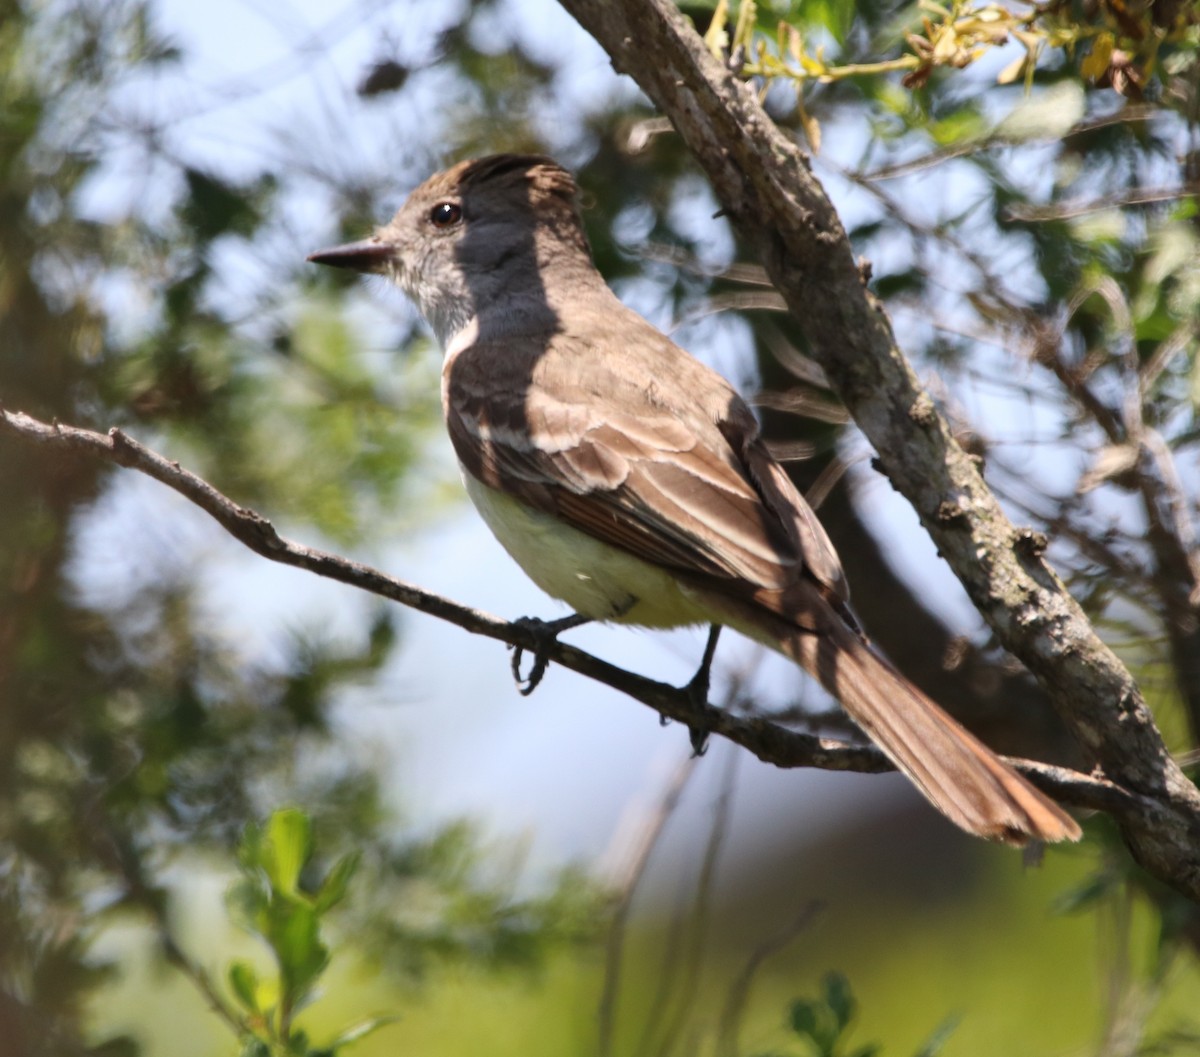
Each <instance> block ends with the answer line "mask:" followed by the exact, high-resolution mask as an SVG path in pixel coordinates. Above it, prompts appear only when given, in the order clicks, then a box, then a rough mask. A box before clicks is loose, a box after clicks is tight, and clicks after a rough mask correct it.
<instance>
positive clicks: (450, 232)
mask: <svg viewBox="0 0 1200 1057" xmlns="http://www.w3.org/2000/svg"><path fill="white" fill-rule="evenodd" d="M313 259H316V260H320V261H324V262H325V263H331V264H340V265H343V266H349V267H356V268H359V269H361V270H369V271H379V272H384V273H386V274H389V275H391V276H392V277H393V278H395V280H396V281H397V282H398V283H399V284H400V285H401V286H402V287H403V288H404V289H405V290H406V292H408V293H409V294H410V296H412V297H413V299H414V300H415V301H416V302H417V303H418V305H419V306H420V307H421V310H422V312H423V314H424V315H425V317H426V319H428V320H429V321H430V323H431V325H432V326H433V327H434V329H435V331H436V332H437V333H438V337H439V339H440V340H441V342H442V344H443V346H444V347H445V349H446V362H445V366H444V368H443V376H442V396H443V409H444V411H445V415H446V422H447V426H448V428H449V432H450V438H451V441H452V443H453V445H454V449H455V452H456V453H457V455H458V458H459V461H460V463H461V465H462V467H463V471H464V479H465V480H466V482H467V485H468V491H469V492H470V494H471V497H472V499H473V500H474V501H475V503H476V505H477V506H478V507H479V509H480V512H481V513H482V514H483V516H484V518H485V520H486V521H487V522H488V524H489V526H491V528H492V530H493V531H494V532H495V533H496V535H497V537H498V538H499V539H500V541H501V543H503V544H504V546H505V547H506V548H507V549H508V550H509V552H510V553H511V554H512V555H513V557H514V558H516V560H517V561H518V562H519V563H520V564H521V565H522V567H523V568H524V569H525V570H526V572H527V573H528V574H529V575H530V577H531V578H532V579H533V580H534V581H535V582H536V583H538V584H539V585H540V586H542V587H543V588H544V589H545V590H547V591H548V592H549V593H550V594H552V595H555V596H556V597H558V598H561V599H563V600H564V601H566V602H567V603H568V604H570V605H572V606H573V607H574V608H575V609H576V610H577V611H578V612H580V613H582V614H583V615H585V616H589V617H593V618H596V619H601V620H619V621H622V622H626V623H634V624H639V623H640V624H647V625H652V626H670V625H676V624H688V623H708V622H713V623H720V624H728V625H730V626H732V627H734V628H736V629H738V630H740V631H742V632H744V633H746V634H748V635H750V636H752V637H753V638H755V639H757V640H758V641H761V642H763V643H765V644H767V645H769V646H771V647H772V648H774V649H777V650H779V651H780V652H781V653H783V654H785V655H786V656H788V657H790V658H791V659H792V660H794V661H795V662H796V663H797V664H799V665H800V666H801V667H803V668H804V669H805V670H806V671H808V672H809V673H810V674H812V675H813V676H815V677H816V678H817V679H818V680H819V681H820V682H821V684H822V685H823V686H824V687H825V688H826V689H827V690H829V692H830V693H832V694H833V695H834V696H835V697H837V698H838V700H839V701H841V703H842V704H843V706H844V707H845V708H846V711H847V712H848V713H849V714H850V715H851V717H852V718H853V719H854V720H855V721H856V722H857V723H858V724H859V726H861V727H862V728H863V730H864V731H866V733H867V734H868V735H869V736H870V737H871V738H872V740H874V741H875V743H876V744H877V745H879V747H880V748H881V749H882V750H883V751H884V753H886V754H887V756H888V757H889V758H890V759H891V760H892V761H893V762H894V763H895V764H896V766H897V767H898V768H899V769H900V770H901V771H903V772H904V773H905V774H907V775H908V777H909V778H910V779H911V780H912V781H913V783H914V784H915V785H916V786H917V788H918V789H920V790H921V792H922V793H924V794H925V796H926V797H927V798H928V799H929V800H930V802H931V803H933V804H934V806H935V807H937V808H938V809H939V810H940V811H942V812H943V813H944V814H945V815H946V816H947V817H948V818H950V819H951V820H952V821H954V822H955V823H957V824H958V825H959V826H961V827H962V828H963V829H965V830H967V831H968V832H969V833H973V834H976V835H978V836H981V837H986V838H989V839H993V840H1001V841H1007V842H1010V843H1015V844H1020V843H1023V842H1025V841H1027V840H1029V839H1036V840H1043V841H1059V840H1074V839H1076V838H1078V836H1079V833H1080V831H1079V827H1078V825H1077V824H1076V823H1075V821H1074V820H1073V819H1072V818H1071V817H1070V816H1069V815H1068V814H1066V812H1064V811H1063V810H1062V809H1061V808H1060V807H1058V806H1057V805H1056V804H1054V803H1053V802H1052V801H1051V800H1049V799H1048V798H1047V797H1046V796H1044V795H1043V794H1042V793H1040V792H1039V791H1038V790H1036V789H1035V788H1034V787H1033V786H1032V785H1030V783H1029V782H1028V781H1026V780H1025V779H1024V778H1022V777H1021V776H1020V775H1018V774H1017V773H1016V772H1015V771H1014V770H1013V769H1012V768H1011V767H1009V766H1008V765H1007V764H1005V763H1004V762H1003V761H1001V760H1000V759H999V758H998V757H997V756H996V755H995V754H994V753H993V752H992V751H991V750H990V749H988V748H987V747H986V746H984V745H983V744H982V743H981V742H980V741H979V740H978V739H977V738H975V737H974V736H973V735H971V734H969V733H968V732H967V731H966V730H965V729H964V728H963V727H962V726H961V725H959V724H958V723H957V722H956V721H955V720H953V719H952V718H951V717H950V716H949V715H947V714H946V713H945V712H944V711H943V710H942V709H941V708H939V707H938V706H937V705H936V704H934V703H933V702H932V701H931V700H930V699H929V698H928V697H926V696H925V695H924V694H923V693H921V691H920V690H918V689H917V688H916V687H914V686H913V685H912V684H911V683H909V682H908V681H907V680H906V679H905V678H904V677H903V676H901V675H900V674H899V673H898V672H896V671H895V669H893V668H892V666H891V665H890V664H889V663H888V662H887V661H885V660H884V659H882V658H881V657H879V656H878V655H877V654H875V653H874V652H873V651H872V650H871V648H870V646H869V645H867V643H866V642H865V641H864V640H863V638H862V637H861V635H860V633H859V632H858V631H857V628H856V625H855V624H854V622H853V618H852V617H851V616H850V614H849V610H848V608H847V601H848V593H847V589H846V585H845V581H844V578H843V575H842V569H841V564H840V562H839V561H838V558H837V554H836V553H835V551H834V549H833V546H832V544H831V543H830V541H829V539H828V537H827V536H826V534H825V531H824V529H823V528H822V527H821V524H820V522H819V521H818V520H817V518H816V516H815V515H814V514H813V512H812V510H811V509H810V508H809V507H808V505H807V504H806V503H805V501H804V499H803V498H802V497H801V496H800V495H799V493H798V492H797V491H796V489H795V487H794V486H793V485H792V483H791V481H790V480H789V479H788V477H787V475H786V474H785V473H784V471H783V469H782V468H781V467H780V466H779V464H778V463H777V462H776V461H775V460H774V459H773V458H772V457H771V455H770V454H769V452H768V451H767V449H766V446H765V445H764V444H763V442H762V439H761V437H760V435H759V428H758V423H757V421H756V419H755V418H754V415H753V413H752V412H751V411H750V409H749V407H748V406H747V405H746V404H745V402H744V401H743V400H742V399H741V397H740V396H738V394H737V393H736V392H735V391H734V389H733V388H732V387H731V386H730V385H729V384H728V383H727V382H726V381H725V380H724V379H722V378H721V377H720V376H719V375H717V374H716V373H715V372H713V371H711V370H710V369H709V368H707V367H705V366H704V365H703V364H701V363H700V362H699V361H697V360H696V359H694V358H693V357H692V356H690V355H688V354H687V353H686V352H684V351H683V350H682V349H680V348H679V347H678V346H677V345H675V344H674V343H673V342H672V341H670V340H669V339H668V338H667V337H665V336H664V335H663V334H661V333H660V332H659V331H657V330H656V329H655V328H654V327H652V326H651V325H650V324H649V323H647V322H646V321H645V320H643V319H642V318H641V317H640V316H638V315H637V314H636V313H634V312H632V311H630V310H629V309H627V308H626V307H625V306H623V305H622V304H621V303H620V302H619V301H618V300H617V298H616V297H615V296H614V295H613V294H612V292H611V291H610V290H609V289H608V287H607V286H606V285H605V283H604V281H603V279H602V278H601V277H600V275H599V273H598V272H597V271H596V269H595V267H594V265H593V264H592V261H591V257H590V254H589V252H588V247H587V241H586V238H585V237H584V234H583V227H582V224H581V223H580V219H579V215H578V210H577V207H576V204H575V186H574V182H573V180H572V179H571V177H570V176H569V174H567V173H566V172H565V170H563V169H561V168H560V167H558V166H557V165H556V164H554V163H553V162H552V161H550V160H549V159H546V158H540V157H524V156H518V155H498V156H496V157H493V158H487V159H483V160H481V161H476V162H466V163H463V164H461V165H458V166H456V167H454V168H453V169H450V170H448V171H447V172H445V173H440V174H438V175H436V176H434V177H431V178H430V180H428V181H427V182H426V183H425V184H423V185H422V186H421V187H419V188H418V189H417V190H416V191H414V192H413V194H412V196H411V197H410V198H409V200H408V202H407V203H406V204H405V205H404V207H403V208H402V209H401V210H400V211H399V212H398V213H397V214H396V217H395V218H394V219H393V220H392V222H391V223H390V224H389V225H387V226H386V227H384V228H383V229H381V230H380V231H379V232H378V233H377V234H376V235H375V236H374V237H373V238H372V239H371V240H368V241H366V242H363V243H357V244H354V245H352V246H348V247H340V248H338V249H336V250H332V251H326V252H325V253H323V254H315V255H314V258H313Z"/></svg>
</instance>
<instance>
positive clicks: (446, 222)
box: [429, 202, 462, 228]
mask: <svg viewBox="0 0 1200 1057" xmlns="http://www.w3.org/2000/svg"><path fill="white" fill-rule="evenodd" d="M460 220H462V206H460V205H459V204H458V203H457V202H439V203H438V204H437V205H435V206H434V207H433V208H432V209H431V210H430V211H429V222H430V223H431V224H432V225H433V226H434V227H435V228H449V227H453V226H454V225H455V224H457V223H458V222H459V221H460Z"/></svg>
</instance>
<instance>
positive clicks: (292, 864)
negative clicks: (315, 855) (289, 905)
mask: <svg viewBox="0 0 1200 1057" xmlns="http://www.w3.org/2000/svg"><path fill="white" fill-rule="evenodd" d="M311 857H312V824H311V823H310V822H309V818H308V816H307V815H306V814H305V813H304V812H303V811H300V810H299V809H297V808H282V809H280V810H279V811H276V812H274V813H273V814H272V815H271V817H270V819H268V820H267V829H266V841H265V842H264V848H263V861H262V866H263V869H265V870H266V871H267V877H269V878H270V880H271V887H272V888H274V889H276V890H277V891H279V892H281V893H282V894H283V895H286V896H292V897H295V896H298V895H300V894H301V893H300V889H299V883H300V871H301V870H303V869H304V866H305V864H306V863H307V862H308V860H309V859H310V858H311Z"/></svg>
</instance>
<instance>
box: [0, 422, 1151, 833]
mask: <svg viewBox="0 0 1200 1057" xmlns="http://www.w3.org/2000/svg"><path fill="white" fill-rule="evenodd" d="M0 435H7V436H9V437H11V438H14V439H16V440H19V441H22V442H25V443H32V444H43V445H50V446H52V447H55V448H58V449H60V450H62V451H66V452H78V453H84V454H87V455H90V456H94V457H98V458H102V459H107V460H108V461H110V462H114V463H116V464H118V465H120V466H125V467H128V468H130V469H134V470H137V471H139V472H141V473H144V474H146V475H147V476H149V477H152V478H154V479H155V480H156V481H159V482H161V483H162V484H165V485H167V486H168V487H169V488H172V489H174V490H175V491H176V492H178V493H179V494H180V495H182V496H184V497H185V498H187V499H189V500H191V501H192V502H193V503H195V504H196V506H198V507H200V509H202V510H204V511H205V512H206V513H208V514H209V515H211V516H212V517H213V518H214V519H215V520H216V521H217V522H218V523H219V524H220V525H221V526H222V527H223V528H224V529H225V530H226V531H227V532H229V533H230V535H232V536H233V537H234V538H235V539H237V540H239V541H240V542H242V543H243V544H245V545H246V546H247V547H249V548H250V549H251V550H252V551H254V552H255V553H256V554H260V555H261V556H262V557H264V558H267V559H269V560H271V561H275V562H280V563H282V564H284V565H292V566H295V567H297V568H300V569H306V570H308V571H309V572H312V573H315V574H316V575H318V576H324V577H327V578H328V579H331V580H337V581H339V582H340V583H345V584H349V585H351V586H353V587H357V588H360V589H361V590H364V591H369V592H371V593H372V594H376V595H379V596H380V597H382V598H387V599H390V600H391V601H393V602H398V603H400V604H401V605H404V606H408V607H409V608H411V609H415V610H418V611H419V612H422V613H428V614H430V615H431V616H435V617H438V618H440V619H442V620H446V621H449V622H450V623H452V624H456V625H458V626H459V627H461V628H462V629H464V630H465V631H468V632H470V633H472V634H474V635H483V636H485V637H487V638H491V639H496V640H497V641H500V642H505V643H508V644H509V645H512V646H521V647H523V648H524V649H526V650H530V651H533V650H538V649H540V650H542V651H543V652H544V653H545V654H546V655H547V656H548V657H549V658H550V659H551V660H552V661H554V662H555V663H556V664H561V665H562V666H563V667H564V668H569V669H570V670H571V671H573V672H578V673H579V674H580V675H584V676H587V677H588V678H590V679H593V680H595V681H596V682H599V683H603V684H604V685H606V686H611V687H612V688H613V689H615V690H619V691H621V692H622V693H624V694H626V695H628V696H629V697H632V698H633V699H634V700H636V701H640V702H641V703H642V704H644V705H647V706H648V707H650V708H652V709H654V710H655V711H656V712H658V713H659V714H660V715H661V716H664V717H665V718H667V719H671V720H676V721H678V722H680V723H683V724H686V725H687V726H688V727H689V729H690V728H696V729H703V730H705V731H707V732H708V733H710V734H715V735H718V736H720V737H724V738H727V739H728V740H730V741H732V742H734V743H735V744H737V745H740V746H742V748H744V749H747V750H748V751H749V752H751V753H753V754H754V755H755V756H756V757H758V759H760V760H762V761H763V762H764V763H770V764H773V765H775V766H776V767H785V768H791V767H816V768H820V769H822V770H829V771H857V772H861V773H871V774H876V773H882V772H885V771H891V770H893V769H894V768H893V767H892V764H891V763H890V762H889V761H888V760H887V758H886V757H885V756H884V755H883V753H881V752H880V751H879V750H878V749H876V748H875V747H874V746H872V745H849V744H846V743H845V742H842V741H838V740H836V739H833V738H822V737H817V736H815V735H812V734H806V733H803V732H800V731H795V730H788V729H787V728H785V727H783V726H780V725H779V724H778V723H774V722H772V721H770V720H769V719H765V718H761V717H756V716H740V715H736V714H733V713H731V712H729V711H726V710H724V709H720V708H715V707H714V706H712V705H704V706H702V707H697V705H696V704H695V703H694V701H693V700H692V698H691V696H690V695H689V693H688V691H687V690H686V689H680V688H677V687H674V686H670V685H668V684H666V683H661V682H658V681H656V680H654V679H647V678H645V677H644V676H640V675H636V674H635V673H633V672H628V671H626V670H625V669H623V668H619V667H617V666H616V665H615V664H610V663H608V662H607V661H604V660H601V659H600V658H599V657H594V656H592V655H591V654H589V653H585V652H584V651H583V650H579V649H576V648H575V647H573V646H569V645H567V644H565V643H560V642H553V643H550V644H547V643H546V642H544V641H543V640H542V639H540V638H539V637H538V636H537V635H536V633H535V632H534V631H531V630H530V629H529V628H528V627H527V626H523V625H522V624H521V623H520V622H509V621H506V620H501V619H500V618H499V617H495V616H492V615H491V614H489V613H485V612H483V611H482V610H478V609H472V608H471V607H469V606H464V605H461V604H459V603H457V602H454V601H452V600H450V599H448V598H444V597H442V596H441V595H438V594H435V593H433V592H432V591H426V590H424V589H422V588H420V587H416V586H414V585H412V584H409V583H406V582H405V581H403V580H398V579H396V578H395V577H393V576H388V575H387V574H386V573H382V572H379V571H378V570H377V569H373V568H371V567H370V566H368V565H364V564H363V563H361V562H356V561H353V560H351V559H349V558H342V557H339V556H338V555H335V554H330V553H328V552H326V551H322V550H318V549H316V548H314V547H306V546H304V545H303V544H300V543H295V542H293V541H291V540H289V539H286V538H285V537H283V536H281V535H279V533H278V532H277V531H276V530H275V527H274V526H273V525H272V524H271V522H270V521H268V520H267V519H266V518H264V517H262V516H261V515H259V514H257V513H255V512H254V511H253V510H249V509H247V508H245V507H242V506H239V505H238V504H237V503H235V502H233V500H231V499H229V498H228V497H227V496H225V495H223V494H222V493H221V492H219V491H217V489H215V488H214V487H213V486H212V485H210V484H209V483H208V482H207V481H204V480H203V479H201V478H200V477H197V476H196V475H195V474H193V473H192V472H191V471H189V470H186V469H184V468H183V467H182V466H180V464H179V463H178V462H175V461H173V460H170V459H167V458H165V457H163V456H162V455H160V454H158V453H157V452H155V451H152V450H151V449H150V448H147V447H146V446H144V445H142V444H139V443H138V442H137V441H136V440H134V439H133V438H131V437H129V436H127V435H126V434H125V433H123V432H122V431H121V430H119V429H112V430H110V431H109V432H108V434H107V435H106V434H103V433H97V432H95V431H93V430H88V429H81V428H79V427H77V426H67V425H62V424H60V423H53V424H50V423H46V422H41V421H39V420H38V419H35V418H32V417H31V416H29V415H26V414H24V413H22V412H13V411H8V410H7V409H5V408H3V407H2V406H0ZM1009 763H1011V764H1012V765H1013V766H1014V767H1015V768H1016V769H1017V770H1019V771H1020V772H1021V773H1022V774H1024V775H1025V776H1026V777H1027V778H1029V779H1030V781H1032V782H1033V783H1034V784H1035V785H1036V786H1038V787H1039V788H1040V789H1042V790H1043V791H1045V792H1047V793H1049V794H1050V795H1051V796H1054V797H1056V798H1057V799H1059V800H1062V801H1063V802H1064V803H1067V804H1071V805H1073V806H1075V807H1081V808H1092V809H1095V810H1099V811H1106V812H1108V813H1110V814H1113V815H1115V816H1116V817H1117V818H1118V819H1120V820H1124V821H1130V822H1132V821H1136V820H1139V819H1141V820H1144V819H1145V818H1146V814H1147V812H1149V811H1152V810H1153V811H1157V812H1159V814H1157V815H1156V817H1158V818H1160V820H1161V819H1164V818H1165V817H1166V816H1165V815H1163V814H1162V812H1165V811H1166V810H1167V806H1166V805H1165V804H1163V803H1160V802H1159V801H1157V799H1153V798H1150V797H1148V796H1142V795H1139V794H1137V793H1135V792H1133V791H1131V790H1127V789H1124V788H1122V787H1121V786H1118V785H1116V784H1115V783H1113V782H1110V781H1107V780H1105V779H1103V778H1100V777H1093V776H1088V775H1084V774H1079V773H1077V772H1074V771H1070V770H1068V769H1066V768H1061V767H1052V766H1050V765H1048V764H1043V763H1037V762H1033V761H1029V760H1020V759H1010V760H1009Z"/></svg>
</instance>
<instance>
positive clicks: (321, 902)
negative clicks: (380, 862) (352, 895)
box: [314, 853, 359, 914]
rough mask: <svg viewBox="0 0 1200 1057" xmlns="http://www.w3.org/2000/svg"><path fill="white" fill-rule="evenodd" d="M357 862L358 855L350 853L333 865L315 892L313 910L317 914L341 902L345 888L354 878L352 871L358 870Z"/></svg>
mask: <svg viewBox="0 0 1200 1057" xmlns="http://www.w3.org/2000/svg"><path fill="white" fill-rule="evenodd" d="M358 862H359V857H358V855H357V854H355V853H351V854H350V855H344V856H342V858H340V859H338V861H337V862H335V863H334V864H333V868H332V869H331V870H330V871H329V874H328V876H327V877H326V878H325V880H324V881H323V882H321V887H320V888H319V889H318V890H317V895H316V899H315V900H314V909H315V910H316V912H317V913H318V914H323V913H325V911H327V910H328V909H329V908H330V907H333V906H336V905H337V904H338V903H340V902H341V901H342V899H343V897H344V896H345V895H346V886H347V885H348V884H349V883H350V879H351V878H352V877H353V876H354V871H355V870H357V869H358Z"/></svg>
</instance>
